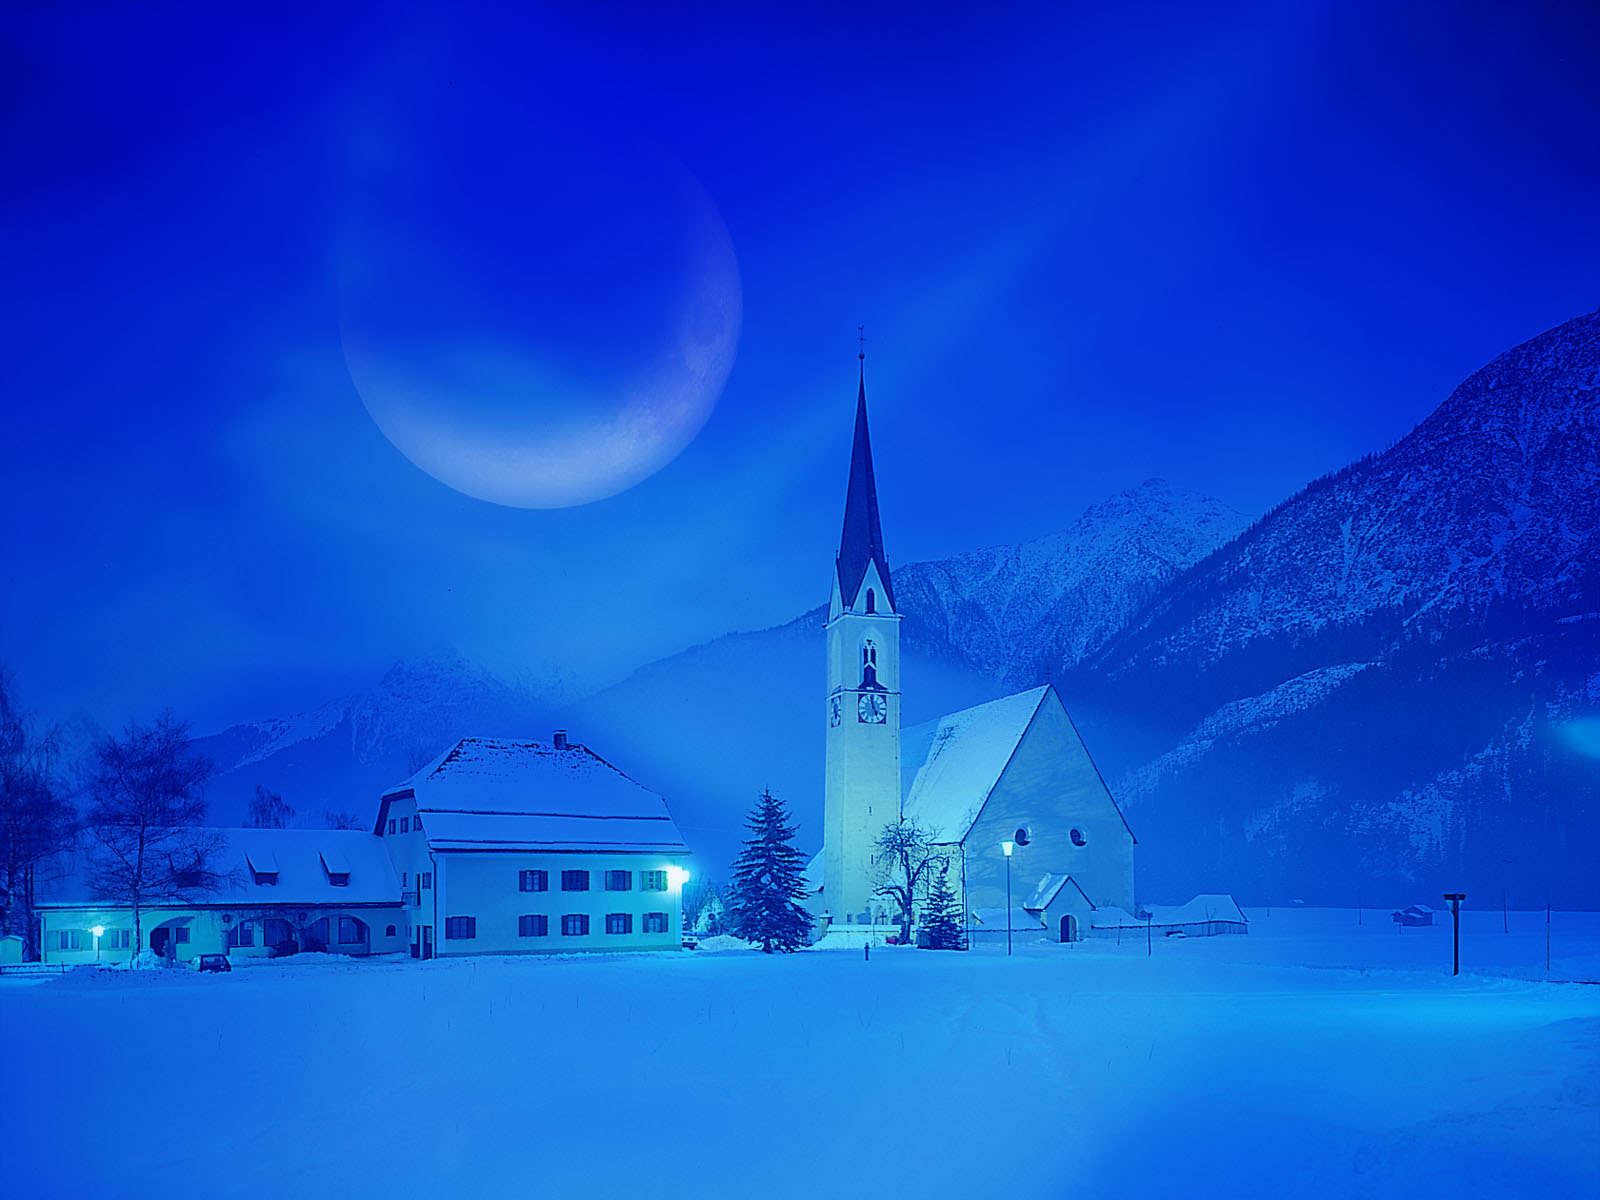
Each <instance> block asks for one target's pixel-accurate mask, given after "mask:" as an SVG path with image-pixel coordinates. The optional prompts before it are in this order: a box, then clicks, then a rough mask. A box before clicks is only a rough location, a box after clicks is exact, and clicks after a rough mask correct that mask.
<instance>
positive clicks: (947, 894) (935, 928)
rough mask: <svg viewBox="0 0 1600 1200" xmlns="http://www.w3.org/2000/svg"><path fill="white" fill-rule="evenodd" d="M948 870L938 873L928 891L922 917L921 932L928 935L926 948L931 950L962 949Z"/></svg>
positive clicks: (954, 899) (959, 922)
mask: <svg viewBox="0 0 1600 1200" xmlns="http://www.w3.org/2000/svg"><path fill="white" fill-rule="evenodd" d="M949 874H950V869H949V868H948V867H946V868H945V869H944V870H942V871H940V872H939V878H938V879H935V880H934V881H933V887H931V888H929V889H928V907H927V910H926V911H925V912H924V914H923V917H922V931H923V932H924V933H926V934H927V935H928V946H929V948H930V949H933V950H960V949H961V948H962V944H961V943H962V936H961V916H960V914H959V913H958V912H957V911H956V896H955V893H954V892H952V891H951V890H950V881H949V878H948V877H949Z"/></svg>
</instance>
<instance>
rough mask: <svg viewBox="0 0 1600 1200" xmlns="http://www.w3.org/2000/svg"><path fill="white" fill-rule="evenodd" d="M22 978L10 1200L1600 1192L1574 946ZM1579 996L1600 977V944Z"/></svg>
mask: <svg viewBox="0 0 1600 1200" xmlns="http://www.w3.org/2000/svg"><path fill="white" fill-rule="evenodd" d="M1249 915H1250V917H1251V918H1252V925H1253V927H1252V932H1251V934H1250V936H1248V937H1218V938H1209V939H1192V940H1178V939H1170V940H1166V941H1158V942H1157V943H1156V944H1155V945H1154V947H1153V950H1154V953H1153V955H1151V956H1149V957H1147V956H1146V953H1145V946H1144V944H1143V942H1142V941H1140V940H1138V939H1130V940H1129V941H1128V942H1125V943H1124V944H1123V945H1121V946H1117V945H1116V944H1115V943H1103V942H1088V943H1083V944H1080V945H1077V946H1072V947H1062V946H1056V945H1051V944H1048V943H1039V942H1036V941H1033V940H1031V939H1026V938H1019V939H1018V940H1017V951H1018V953H1017V954H1016V955H1015V956H1014V957H1012V958H1010V959H1009V960H1008V959H1007V958H1006V957H1005V956H1004V952H1003V946H998V945H988V944H986V945H985V946H984V947H983V948H982V949H980V950H978V951H975V952H972V953H969V954H948V953H937V952H931V951H915V950H905V949H894V948H883V949H875V950H874V951H873V954H872V957H871V961H870V962H868V961H864V959H863V956H862V954H861V952H860V951H859V950H858V949H852V950H841V951H838V952H825V951H823V952H817V951H813V952H807V953H804V954H798V955H793V956H789V957H772V958H768V957H765V956H763V955H761V954H759V953H754V952H749V951H739V950H730V951H726V952H720V953H716V952H713V953H705V952H699V953H683V954H673V955H656V956H648V957H636V958H624V957H606V958H587V959H534V958H527V959H478V960H461V961H436V962H431V963H413V962H411V961H409V960H398V961H393V960H391V961H382V962H366V963H351V962H346V961H342V960H328V959H323V958H321V957H320V956H318V959H320V961H319V960H316V959H311V958H307V959H304V960H298V961H297V960H288V961H283V962H271V963H265V964H260V965H253V966H251V967H250V968H249V969H241V970H236V971H235V972H234V973H233V974H231V975H227V976H204V977H202V976H198V975H194V974H191V973H188V972H164V971H158V972H146V973H128V972H109V971H108V972H94V971H79V972H76V973H74V974H72V975H68V976H65V977H62V978H59V979H47V980H44V981H42V982H36V981H29V982H22V981H6V980H3V979H0V1039H3V1043H0V1049H3V1052H4V1057H5V1070H4V1075H5V1077H6V1078H5V1084H4V1087H3V1088H0V1154H3V1158H0V1192H3V1193H4V1194H5V1195H7V1196H18V1197H31V1196H89V1195H104V1196H119V1197H123V1196H126V1197H142V1196H162V1197H183V1196H208V1197H210V1196H216V1197H226V1196H261V1195H290V1196H297V1197H302V1198H308V1197H322V1196H329V1197H332V1196H339V1197H351V1196H382V1197H411V1196H418V1197H421V1196H428V1197H440V1196H473V1197H477V1196H483V1197H490V1196H523V1195H539V1196H552V1197H565V1196H582V1197H611V1196H628V1197H634V1198H636V1197H639V1196H641V1195H643V1196H661V1197H664V1198H673V1197H678V1196H736V1197H744V1196H750V1195H757V1196H761V1197H763V1198H771V1200H777V1198H780V1197H791V1196H792V1197H806V1198H807V1200H817V1198H818V1197H821V1196H839V1197H866V1196H873V1197H901V1196H911V1195H918V1194H932V1193H933V1190H934V1189H938V1190H939V1193H940V1194H951V1195H963V1196H974V1197H982V1196H991V1195H993V1196H1000V1195H1004V1196H1008V1197H1055V1196H1068V1195H1073V1196H1083V1197H1146V1196H1163V1197H1165V1196H1184V1197H1193V1196H1228V1197H1250V1196H1270V1197H1274V1198H1276V1200H1283V1198H1285V1197H1292V1196H1301V1195H1316V1196H1319V1197H1329V1196H1338V1197H1393V1196H1405V1197H1408V1198H1416V1197H1433V1196H1441V1197H1442V1196H1451V1197H1456V1198H1461V1197H1477V1196H1497V1197H1507V1196H1531V1195H1537V1196H1540V1197H1543V1198H1546V1200H1555V1198H1558V1197H1568V1196H1586V1195H1596V1194H1600V986H1586V985H1582V984H1576V983H1544V982H1530V981H1529V980H1537V979H1542V977H1543V976H1544V914H1543V913H1538V914H1532V913H1513V914H1511V925H1512V932H1511V933H1510V934H1506V933H1503V932H1502V931H1501V917H1500V914H1499V913H1497V912H1496V913H1482V912H1471V913H1468V914H1466V918H1465V922H1464V938H1463V960H1464V964H1465V966H1464V970H1465V971H1467V972H1468V973H1466V974H1463V975H1462V977H1461V978H1459V979H1451V977H1450V975H1449V933H1450V931H1449V921H1448V917H1446V918H1444V919H1443V921H1442V923H1441V924H1440V925H1438V926H1435V927H1434V928H1431V929H1408V930H1405V931H1404V932H1403V933H1401V932H1396V930H1395V928H1394V927H1393V926H1392V925H1391V924H1390V923H1389V921H1388V915H1387V913H1378V914H1374V913H1367V914H1366V920H1365V924H1362V925H1357V924H1356V914H1355V913H1354V912H1345V911H1327V910H1296V909H1288V910H1285V909H1274V910H1273V913H1272V916H1271V917H1270V918H1268V917H1266V916H1265V914H1264V913H1262V912H1261V911H1260V910H1251V911H1250V914H1249ZM1552 940H1553V943H1554V953H1553V964H1552V965H1553V970H1552V972H1551V975H1552V977H1556V978H1569V979H1579V978H1581V979H1600V914H1577V915H1573V914H1556V917H1555V924H1554V928H1553V939H1552Z"/></svg>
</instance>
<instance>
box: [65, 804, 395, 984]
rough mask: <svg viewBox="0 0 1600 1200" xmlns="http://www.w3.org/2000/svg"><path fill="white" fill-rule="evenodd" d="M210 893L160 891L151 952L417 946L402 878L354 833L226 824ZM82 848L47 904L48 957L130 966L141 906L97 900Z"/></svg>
mask: <svg viewBox="0 0 1600 1200" xmlns="http://www.w3.org/2000/svg"><path fill="white" fill-rule="evenodd" d="M213 832H215V833H216V834H217V835H218V836H219V840H220V843H221V847H222V848H221V850H220V852H219V853H218V854H217V855H216V856H215V857H214V858H213V860H212V861H211V862H210V863H209V867H210V869H211V870H213V871H215V872H216V873H217V875H218V877H219V878H218V881H217V883H216V884H215V885H214V886H211V887H209V888H208V889H207V890H206V891H205V892H204V894H203V895H194V894H189V893H187V892H186V893H185V894H183V895H182V896H178V895H165V896H163V895H156V896H153V897H152V898H151V899H150V900H149V901H148V902H147V903H146V904H145V905H144V906H143V907H142V911H141V920H140V925H141V927H142V928H141V934H142V939H141V940H142V943H143V947H144V948H148V949H149V950H151V951H153V952H154V953H155V954H157V955H159V956H161V957H163V958H167V959H170V960H173V961H175V962H188V961H189V960H191V959H193V958H195V957H196V956H198V955H201V954H227V955H229V956H231V957H266V956H269V955H272V954H281V953H285V952H289V951H291V950H292V951H301V950H326V951H329V952H332V953H336V954H354V955H366V954H388V953H393V952H396V951H400V950H403V949H404V948H405V945H406V927H405V914H404V912H403V911H402V910H401V907H400V883H399V880H398V878H397V877H396V875H395V870H394V866H393V864H392V863H391V862H390V861H389V852H388V848H387V847H386V846H385V845H384V843H383V840H382V839H380V838H377V837H374V836H373V835H372V834H370V833H366V832H364V831H362V830H350V829H219V830H215V831H213ZM87 868H88V860H87V856H86V855H85V854H84V853H83V852H82V851H79V852H78V853H75V854H74V855H73V856H72V857H71V859H70V860H69V861H68V862H67V863H66V864H65V870H64V872H63V873H62V874H61V876H60V877H59V878H56V879H53V880H50V881H48V882H46V884H45V885H44V894H43V895H42V896H41V897H40V899H39V901H38V910H39V921H40V941H39V945H40V957H41V960H42V961H44V962H47V963H67V964H73V963H92V962H97V961H98V962H105V963H116V962H127V961H128V960H129V959H130V958H132V957H133V956H134V955H135V954H136V953H138V951H139V950H140V948H141V947H140V946H139V945H137V944H136V943H135V934H134V921H133V912H132V910H131V909H129V908H127V907H122V906H118V905H115V904H108V903H106V902H104V901H100V900H97V899H96V898H95V896H94V892H93V890H92V889H91V888H90V886H89V882H88V870H87Z"/></svg>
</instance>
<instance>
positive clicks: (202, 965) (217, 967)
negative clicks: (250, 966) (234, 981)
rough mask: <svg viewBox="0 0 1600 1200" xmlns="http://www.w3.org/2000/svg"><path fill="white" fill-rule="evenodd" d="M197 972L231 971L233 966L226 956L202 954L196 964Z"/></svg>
mask: <svg viewBox="0 0 1600 1200" xmlns="http://www.w3.org/2000/svg"><path fill="white" fill-rule="evenodd" d="M194 969H195V970H196V971H231V970H233V964H232V963H231V962H229V961H228V956H227V955H226V954H202V955H201V956H200V957H199V959H198V960H197V961H196V962H195V964H194Z"/></svg>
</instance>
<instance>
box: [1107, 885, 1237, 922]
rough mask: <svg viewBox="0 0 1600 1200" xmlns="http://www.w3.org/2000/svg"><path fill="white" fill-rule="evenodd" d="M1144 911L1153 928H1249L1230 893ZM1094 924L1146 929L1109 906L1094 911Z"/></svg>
mask: <svg viewBox="0 0 1600 1200" xmlns="http://www.w3.org/2000/svg"><path fill="white" fill-rule="evenodd" d="M1144 908H1145V910H1146V911H1148V912H1149V913H1150V924H1151V925H1154V926H1161V925H1202V924H1205V923H1207V922H1210V921H1225V922H1229V923H1232V924H1238V925H1247V924H1249V920H1248V918H1246V917H1245V915H1244V913H1243V912H1242V911H1241V910H1240V908H1239V905H1238V904H1237V903H1235V901H1234V899H1233V897H1232V896H1230V895H1228V894H1227V893H1226V892H1211V893H1206V894H1203V895H1199V896H1196V897H1195V898H1194V899H1193V900H1190V901H1189V902H1188V903H1186V904H1147V905H1145V906H1144ZM1090 924H1092V925H1093V926H1094V927H1095V928H1096V929H1116V928H1119V927H1121V928H1129V927H1134V928H1139V929H1143V928H1144V925H1145V922H1144V921H1143V920H1142V919H1140V918H1139V917H1137V916H1135V915H1134V914H1132V913H1130V912H1128V911H1127V910H1125V909H1121V908H1115V907H1111V906H1107V907H1106V908H1097V909H1095V910H1094V915H1093V917H1092V918H1091V919H1090Z"/></svg>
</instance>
